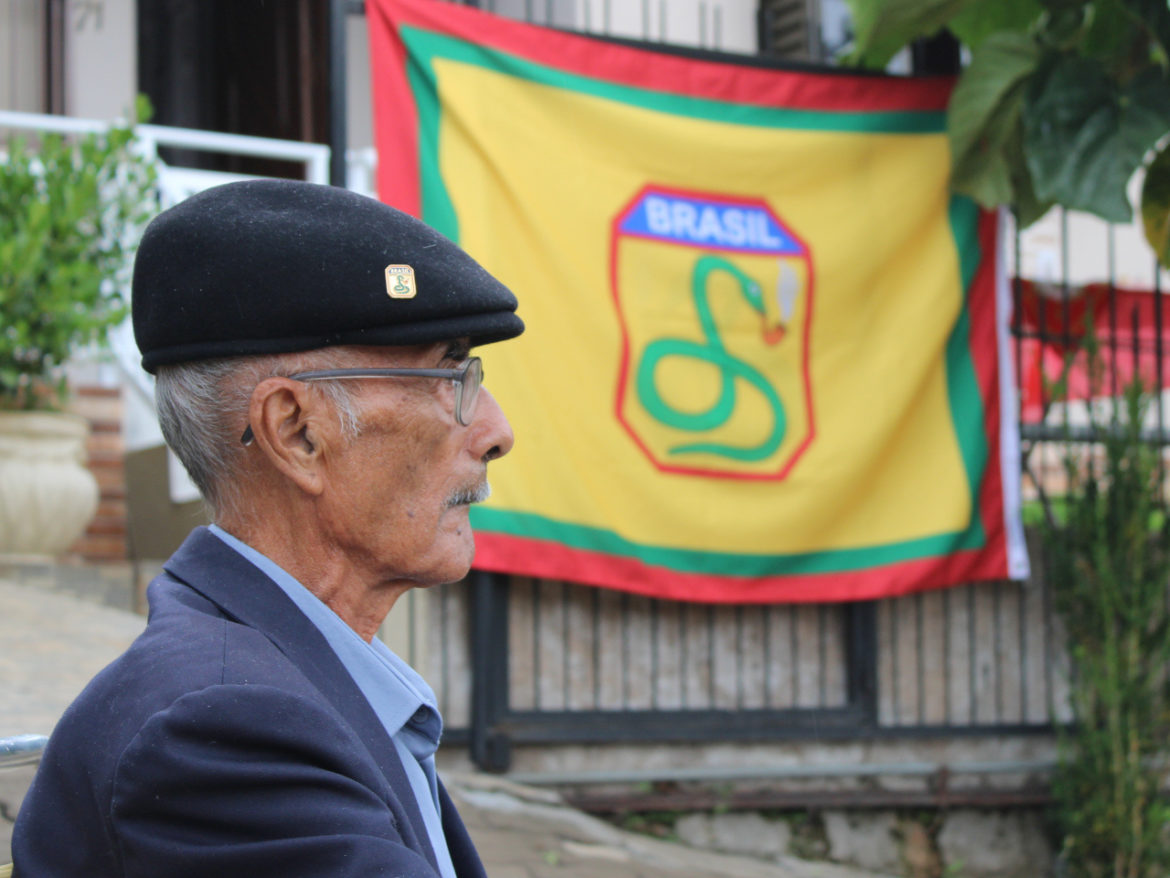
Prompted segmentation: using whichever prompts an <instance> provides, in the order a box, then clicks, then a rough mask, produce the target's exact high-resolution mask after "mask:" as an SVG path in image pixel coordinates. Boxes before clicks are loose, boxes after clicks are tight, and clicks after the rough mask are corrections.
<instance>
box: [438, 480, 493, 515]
mask: <svg viewBox="0 0 1170 878" xmlns="http://www.w3.org/2000/svg"><path fill="white" fill-rule="evenodd" d="M491 495H492V486H491V485H489V484H488V483H487V479H484V480H483V481H482V482H480V483H479V484H478V485H475V486H473V487H470V488H461V489H460V490H458V491H456V492H455V493H454V494H452V495H451V496H450V497H448V498H447V507H448V508H450V507H453V506H464V505H467V504H471V503H482V502H483V501H484V500H486V499H487V498H488V497H490V496H491Z"/></svg>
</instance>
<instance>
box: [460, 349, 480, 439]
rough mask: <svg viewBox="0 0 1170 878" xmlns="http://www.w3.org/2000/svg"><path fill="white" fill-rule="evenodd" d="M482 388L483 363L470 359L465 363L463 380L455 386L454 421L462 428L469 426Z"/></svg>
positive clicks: (477, 359)
mask: <svg viewBox="0 0 1170 878" xmlns="http://www.w3.org/2000/svg"><path fill="white" fill-rule="evenodd" d="M482 386H483V363H482V362H480V359H479V357H472V358H471V359H470V360H468V361H467V370H466V371H465V372H464V373H463V380H462V381H460V382H459V383H458V384H456V385H455V388H456V393H455V420H457V421H458V422H459V423H460V424H462V425H463V426H464V427H468V426H470V425H471V419H472V418H473V417H475V403H476V401H477V400H478V399H479V389H480V387H482Z"/></svg>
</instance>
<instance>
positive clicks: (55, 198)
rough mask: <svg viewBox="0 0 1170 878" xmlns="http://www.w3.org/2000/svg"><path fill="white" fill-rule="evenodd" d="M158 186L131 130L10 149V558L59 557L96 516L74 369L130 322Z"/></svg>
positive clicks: (6, 389) (3, 365)
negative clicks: (74, 358)
mask: <svg viewBox="0 0 1170 878" xmlns="http://www.w3.org/2000/svg"><path fill="white" fill-rule="evenodd" d="M138 110H139V112H138V116H139V117H140V118H141V117H143V116H144V115H145V114H146V112H147V111H148V110H147V106H146V105H145V103H144V102H142V101H141V99H140V104H139V107H138ZM154 182H155V170H154V165H153V162H152V161H151V160H150V159H148V158H146V157H144V156H142V155H141V154H139V153H138V152H136V151H135V138H134V128H133V124H132V123H131V124H126V125H113V126H111V127H110V128H109V130H107V131H104V132H98V133H90V134H85V135H82V136H70V137H66V136H62V135H59V134H51V133H50V134H43V135H41V136H40V137H39V138H38V140H37V141H36V143H35V146H33V145H30V143H29V142H27V141H26V140H24V139H23V138H12V139H10V140H8V142H7V143H5V144H3V145H2V146H0V553H16V554H39V555H55V554H58V553H59V552H61V551H63V550H64V549H65V548H66V547H68V546H69V544H70V543H72V542H73V541H74V540H75V539H76V538H77V537H78V536H80V534H81V532H82V531H83V530H84V529H85V526H86V524H87V523H88V522H89V519H90V518H91V517H92V516H93V513H94V510H95V509H96V505H97V484H96V481H95V480H94V478H93V476H92V475H91V474H90V473H89V471H88V470H87V469H85V466H84V463H85V438H86V436H87V433H88V424H87V423H86V422H85V420H84V419H82V418H80V417H77V416H76V415H72V414H68V413H66V412H64V411H63V410H62V409H63V407H64V405H65V403H66V382H65V375H64V365H65V362H66V361H67V360H68V359H69V357H70V356H71V355H72V354H73V353H74V352H76V351H77V350H78V349H79V348H81V347H84V346H86V345H90V344H94V343H101V342H104V341H105V338H106V334H107V332H108V331H109V330H110V328H111V327H113V326H115V325H116V324H118V323H119V322H120V321H122V320H123V319H124V318H125V316H126V304H125V301H124V297H123V292H122V291H123V290H124V289H125V288H126V281H127V279H128V272H129V267H130V255H131V252H132V250H133V247H134V244H135V242H136V241H137V237H138V234H139V233H140V231H141V227H142V225H143V224H144V223H145V221H146V219H147V218H148V216H149V215H150V213H151V212H152V210H151V208H152V204H153V201H154Z"/></svg>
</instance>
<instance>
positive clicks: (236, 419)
mask: <svg viewBox="0 0 1170 878" xmlns="http://www.w3.org/2000/svg"><path fill="white" fill-rule="evenodd" d="M346 365H349V362H348V358H347V355H346V352H345V349H344V348H325V349H322V350H319V351H310V352H308V353H304V354H276V355H271V356H247V357H223V358H219V359H213V360H198V361H195V362H191V363H179V364H174V365H169V366H160V367H159V369H158V374H157V375H156V376H155V385H154V397H155V405H156V407H157V409H158V420H159V425H160V426H161V427H162V433H163V438H164V439H165V440H166V443H167V445H169V446H170V447H171V449H172V450H173V451H174V452H175V454H176V456H178V458H179V460H180V461H181V462H182V464H183V466H184V467H185V468H186V470H187V473H188V475H190V476H191V481H193V482H194V483H195V486H196V487H197V488H198V489H199V493H200V494H202V495H203V500H204V503H205V505H206V506H207V508H208V511H209V512H210V514H211V516H212V519H213V520H217V521H218V520H220V519H221V518H223V517H224V516H225V515H227V514H234V515H244V514H247V513H248V512H249V510H247V509H245V508H243V506H244V497H243V495H242V492H241V491H240V484H241V476H242V474H243V464H244V460H245V456H244V446H243V445H242V444H241V442H240V436H241V435H242V434H243V431H244V428H245V427H246V426H247V424H248V408H249V405H250V404H251V397H252V390H253V388H255V386H256V385H257V384H259V383H260V382H261V381H263V380H264V379H265V378H270V377H272V376H274V375H292V374H295V373H296V372H303V371H306V370H308V369H336V368H342V367H344V366H346ZM313 386H314V388H315V389H316V390H318V391H320V392H322V393H324V394H325V395H326V396H327V397H328V398H329V399H330V400H331V401H332V402H333V405H334V408H335V409H336V411H337V416H338V422H339V424H340V426H341V429H342V432H343V434H344V435H345V436H346V438H353V437H355V436H357V434H358V431H359V429H360V427H359V412H358V410H357V407H356V406H355V404H354V399H353V394H352V392H351V388H350V387H349V386H348V382H345V381H322V382H314V384H313Z"/></svg>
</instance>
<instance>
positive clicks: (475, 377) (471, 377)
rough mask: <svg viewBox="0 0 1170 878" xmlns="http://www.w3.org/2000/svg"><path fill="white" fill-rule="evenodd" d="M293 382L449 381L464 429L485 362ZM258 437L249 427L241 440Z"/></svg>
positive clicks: (315, 375) (300, 375)
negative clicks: (451, 367) (453, 389)
mask: <svg viewBox="0 0 1170 878" xmlns="http://www.w3.org/2000/svg"><path fill="white" fill-rule="evenodd" d="M288 377H289V378H291V379H293V380H294V381H332V380H334V379H338V378H340V379H348V378H446V379H448V380H449V381H453V382H454V383H455V420H456V421H458V422H459V423H460V424H462V425H463V426H464V427H469V426H471V419H472V418H473V417H474V416H475V403H476V400H478V399H479V389H480V387H482V386H483V362H482V361H481V360H480V359H479V357H468V358H467V359H466V360H464V361H463V362H462V363H461V364H459V366H458V367H457V368H455V369H316V370H313V371H310V372H297V373H296V374H295V375H289V376H288ZM254 438H255V436H254V435H253V434H252V425H251V424H249V425H248V426H247V428H246V429H245V430H244V434H243V435H242V436H241V437H240V442H242V443H243V444H244V445H248V444H250V443H251V442H252V440H253V439H254Z"/></svg>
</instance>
